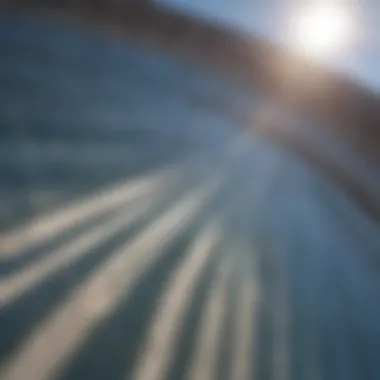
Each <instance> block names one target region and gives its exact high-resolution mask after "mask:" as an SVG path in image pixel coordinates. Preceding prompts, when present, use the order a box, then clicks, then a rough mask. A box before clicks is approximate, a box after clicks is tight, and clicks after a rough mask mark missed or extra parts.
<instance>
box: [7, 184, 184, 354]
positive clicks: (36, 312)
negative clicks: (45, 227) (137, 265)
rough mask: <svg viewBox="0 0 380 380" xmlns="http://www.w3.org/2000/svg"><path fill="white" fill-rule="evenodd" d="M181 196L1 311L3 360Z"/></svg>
mask: <svg viewBox="0 0 380 380" xmlns="http://www.w3.org/2000/svg"><path fill="white" fill-rule="evenodd" d="M179 196H180V194H178V193H177V194H176V193H173V192H169V193H168V194H165V196H164V197H163V198H161V199H158V201H157V202H156V203H155V205H154V207H153V210H150V211H148V212H145V213H144V214H142V215H140V216H138V217H137V218H135V219H134V220H133V221H132V222H131V223H129V224H128V225H127V226H126V227H124V228H122V229H121V230H119V231H117V232H115V233H113V234H112V235H111V236H110V237H108V238H106V239H105V240H104V241H101V242H100V243H99V244H98V245H96V247H94V248H92V249H90V250H89V251H87V252H84V253H82V254H81V257H80V258H79V259H77V260H76V261H75V262H73V263H71V264H70V265H67V266H66V267H64V268H61V269H60V270H59V272H56V273H55V274H54V275H52V276H50V277H48V278H47V279H45V280H43V281H41V282H40V283H38V285H37V286H35V287H34V288H32V289H28V290H26V291H25V293H24V294H23V295H22V296H20V297H19V298H17V299H16V300H15V301H14V302H12V303H10V304H8V305H6V306H5V307H4V308H3V309H2V310H1V312H0V325H1V326H2V327H3V329H4V333H3V334H2V337H1V340H0V357H5V356H6V355H8V354H9V353H10V351H12V350H14V349H16V348H17V346H18V344H19V343H20V342H21V341H22V339H24V338H25V336H26V335H27V334H28V333H29V332H30V331H31V330H32V329H33V327H34V326H35V325H36V324H37V323H38V322H39V321H40V320H41V319H42V318H44V317H46V316H48V315H49V314H50V313H51V312H53V311H54V309H55V308H56V307H57V306H58V305H59V304H60V303H61V302H62V300H63V299H65V297H67V295H68V294H70V292H71V291H72V290H73V289H74V288H76V287H78V286H80V284H81V283H82V282H83V281H85V279H86V277H88V276H89V274H90V273H91V272H93V271H95V270H96V269H97V268H100V267H101V266H102V264H103V263H104V262H105V261H106V260H107V259H109V258H110V257H112V255H113V253H114V252H115V251H116V250H117V249H118V248H120V247H121V246H123V245H126V244H127V243H128V241H130V240H131V239H133V238H134V237H135V236H136V235H138V234H139V233H140V232H141V231H143V229H144V227H145V226H147V225H148V224H149V223H151V221H152V220H154V219H155V218H157V217H159V216H160V215H161V214H163V213H164V212H165V211H166V210H167V209H168V207H169V206H170V204H171V203H172V202H173V201H175V200H176V198H178V197H179Z"/></svg>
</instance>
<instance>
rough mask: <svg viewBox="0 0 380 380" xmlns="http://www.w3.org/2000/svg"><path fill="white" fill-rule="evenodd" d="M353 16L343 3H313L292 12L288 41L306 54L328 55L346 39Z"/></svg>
mask: <svg viewBox="0 0 380 380" xmlns="http://www.w3.org/2000/svg"><path fill="white" fill-rule="evenodd" d="M352 27H353V20H352V17H351V14H350V12H349V10H348V9H347V8H345V7H342V6H339V5H334V4H333V1H331V2H329V3H316V4H314V5H309V6H307V7H304V8H302V9H299V10H298V11H296V12H295V14H294V15H293V17H292V19H291V43H292V44H294V45H295V48H296V49H297V50H298V51H299V52H301V53H303V54H305V55H308V56H312V57H314V58H317V59H327V58H329V57H332V56H335V54H337V53H339V51H341V50H342V49H343V48H344V47H345V46H346V44H347V43H348V42H349V40H350V37H351V34H352Z"/></svg>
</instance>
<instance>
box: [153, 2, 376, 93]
mask: <svg viewBox="0 0 380 380" xmlns="http://www.w3.org/2000/svg"><path fill="white" fill-rule="evenodd" d="M156 1H157V2H161V3H165V4H168V5H171V6H175V7H177V8H179V9H182V10H186V11H190V12H197V13H199V14H201V15H202V16H203V17H206V18H209V19H213V20H216V21H219V22H222V23H223V24H228V25H231V26H233V27H235V28H238V29H241V30H244V31H245V32H248V33H252V34H256V35H257V34H259V35H262V36H263V37H265V38H267V39H269V40H271V41H273V42H276V43H279V44H282V45H285V46H287V47H288V48H290V49H293V50H295V51H296V52H298V53H300V54H303V55H306V56H308V57H309V58H310V59H313V60H317V61H319V62H320V63H322V64H324V65H327V66H330V67H332V68H333V69H335V70H339V71H343V72H346V73H348V74H350V75H351V76H353V77H355V78H357V79H358V80H359V81H361V82H362V83H364V84H365V85H366V86H369V87H371V88H373V89H375V90H377V91H380V0H156Z"/></svg>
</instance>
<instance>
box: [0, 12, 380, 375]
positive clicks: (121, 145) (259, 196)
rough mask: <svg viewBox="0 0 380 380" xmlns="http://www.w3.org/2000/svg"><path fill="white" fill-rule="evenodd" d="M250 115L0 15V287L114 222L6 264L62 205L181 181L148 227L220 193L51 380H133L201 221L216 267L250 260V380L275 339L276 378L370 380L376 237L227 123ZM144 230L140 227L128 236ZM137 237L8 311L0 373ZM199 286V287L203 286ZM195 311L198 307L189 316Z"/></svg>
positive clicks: (217, 90) (196, 82) (255, 100)
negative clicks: (121, 186) (213, 240)
mask: <svg viewBox="0 0 380 380" xmlns="http://www.w3.org/2000/svg"><path fill="white" fill-rule="evenodd" d="M257 104H260V97H259V96H258V94H254V93H252V92H249V91H248V90H247V89H245V88H243V87H242V86H240V87H239V86H238V85H237V84H234V83H231V82H228V81H227V80H225V79H223V78H221V77H219V76H218V75H216V74H213V73H210V72H207V71H204V70H202V69H200V68H195V67H192V66H191V65H188V64H186V63H185V62H182V61H179V60H175V59H173V58H169V57H167V56H166V55H164V54H159V53H157V52H153V51H150V50H149V49H148V48H143V47H140V46H135V45H133V44H131V43H126V42H123V41H122V40H118V39H116V38H111V37H106V36H104V35H99V34H98V33H96V32H95V31H87V30H82V29H81V28H79V27H74V26H63V25H61V26H57V25H55V24H54V23H53V22H49V21H37V20H32V19H28V18H25V17H21V16H18V15H15V14H8V15H3V16H1V19H0V223H1V225H0V227H1V230H2V231H3V232H2V234H0V253H1V255H2V256H1V257H0V275H1V276H2V277H3V278H4V279H5V280H4V286H5V285H6V282H7V281H8V280H9V279H11V278H12V276H16V275H17V273H18V271H19V270H20V271H22V270H24V269H25V268H27V267H28V265H31V266H33V265H35V264H36V263H37V264H38V262H39V260H41V261H42V260H44V259H45V258H46V257H49V255H50V254H53V253H54V252H55V250H56V247H58V246H59V245H60V244H64V240H65V239H66V238H65V236H71V237H70V239H74V238H73V237H72V236H79V235H80V234H81V233H84V231H86V230H89V229H90V228H92V223H95V224H97V223H104V225H107V223H109V222H110V221H111V220H112V218H113V217H114V212H115V210H109V214H107V215H98V216H96V218H100V219H99V220H98V219H96V218H95V216H93V217H92V219H91V218H89V219H88V220H87V221H86V223H87V224H86V223H85V224H83V225H79V224H78V225H76V224H73V225H72V226H70V228H71V229H70V230H67V231H66V230H65V231H54V233H53V235H52V236H48V237H46V239H47V240H46V241H45V242H41V245H37V246H32V245H31V246H30V247H26V248H25V247H24V248H23V251H22V252H15V255H16V256H17V257H16V258H14V259H13V258H12V254H9V252H6V250H7V248H2V243H1V239H6V238H7V234H12V231H14V230H15V229H17V228H19V227H20V226H23V225H24V224H25V223H27V222H28V221H31V220H34V219H33V218H35V217H37V216H39V215H45V214H46V213H48V212H50V211H52V210H55V209H56V208H57V207H58V206H59V207H63V209H64V207H65V205H66V204H67V205H69V204H70V203H69V202H71V201H73V200H79V199H87V197H89V196H91V195H94V194H95V195H96V194H97V193H98V192H99V191H100V190H101V189H103V188H105V187H107V186H109V185H111V184H113V183H117V182H119V181H121V180H123V181H131V182H132V181H133V180H134V179H136V178H138V177H139V176H141V175H147V176H149V175H152V176H153V175H154V174H155V173H159V172H160V170H163V169H170V170H171V172H172V173H175V174H176V175H177V176H178V180H177V182H175V185H171V184H170V183H168V185H167V188H166V190H165V191H164V192H163V194H158V198H157V199H158V200H157V205H156V206H157V209H155V210H154V211H152V214H149V215H150V218H152V219H154V217H155V216H157V215H159V213H160V212H161V213H162V212H164V210H165V209H166V208H167V209H170V207H171V206H170V205H171V204H172V203H173V202H174V200H176V199H178V198H179V197H180V196H181V195H182V194H184V193H185V191H187V190H191V189H192V188H193V187H196V186H201V187H202V186H203V185H204V184H205V183H207V181H208V180H210V179H214V178H217V177H218V176H219V177H221V178H223V180H224V182H223V185H221V186H220V187H219V188H218V189H217V191H216V193H215V194H214V197H213V198H212V199H211V200H210V201H209V203H208V204H206V205H205V206H204V208H203V210H202V211H201V212H200V213H199V215H197V217H196V219H195V221H193V222H191V223H189V228H188V231H187V232H186V231H185V232H183V233H182V235H180V236H178V237H176V238H175V241H174V240H173V244H174V245H175V247H174V248H173V247H172V248H171V249H172V251H170V252H171V253H170V252H169V250H168V253H167V256H166V259H165V260H166V261H165V263H164V262H162V263H161V264H160V263H158V264H157V270H156V271H152V272H149V273H150V276H151V279H150V277H146V279H142V281H147V282H146V283H143V284H142V285H141V288H140V287H138V288H136V294H137V295H136V294H135V296H136V297H141V298H137V300H138V299H141V303H139V301H136V299H132V298H133V297H132V296H131V297H132V298H131V299H132V301H130V300H125V302H124V303H120V305H119V306H118V309H117V311H115V314H113V315H111V316H109V318H108V319H106V320H103V321H102V323H101V325H100V327H99V330H96V331H94V332H93V335H92V336H91V337H90V338H89V340H88V342H87V344H84V345H83V346H81V347H79V348H78V351H77V352H76V353H74V354H73V356H72V357H71V358H70V361H69V362H68V363H67V368H66V369H65V370H62V373H61V374H60V375H59V376H58V375H57V378H62V379H63V378H64V379H85V378H90V377H89V376H91V378H92V379H96V378H99V379H101V378H109V379H121V378H130V377H128V376H127V375H126V374H130V371H131V368H132V366H133V363H134V360H133V358H135V355H136V345H137V344H138V342H139V339H140V338H139V337H141V336H142V335H141V334H143V331H144V329H145V325H144V323H146V324H148V322H149V321H148V319H147V318H146V315H147V314H144V310H145V309H144V308H145V307H146V310H145V313H149V312H150V311H149V310H152V308H153V303H154V299H155V297H156V296H157V294H158V293H159V292H160V291H161V290H160V289H161V286H162V284H163V282H165V278H166V277H167V276H168V274H169V273H170V271H172V270H174V269H173V268H174V267H175V265H177V264H175V263H176V260H177V259H175V258H176V257H177V256H178V255H182V256H183V252H184V249H185V247H186V246H187V245H188V244H189V242H190V241H191V239H192V237H194V236H195V233H194V231H196V230H202V229H203V228H204V225H205V223H207V221H209V220H212V218H220V220H221V223H222V227H223V239H224V240H223V244H222V245H221V248H219V251H220V257H222V258H223V260H224V258H225V257H228V256H232V257H233V259H234V261H236V262H245V261H244V260H247V263H248V264H246V265H243V269H242V268H241V266H239V265H238V266H239V268H240V269H239V270H242V271H243V272H242V273H244V274H246V273H248V275H252V277H253V278H255V283H256V286H257V289H258V290H257V289H256V290H255V291H258V292H259V294H260V300H261V301H260V303H259V304H258V306H257V308H258V317H257V320H256V323H257V324H256V325H255V326H256V330H257V336H256V338H255V344H256V345H257V347H258V349H257V351H255V352H256V354H255V355H253V356H252V363H255V364H254V366H253V367H254V370H252V371H253V372H252V379H253V378H255V379H272V378H275V377H274V376H275V375H274V374H275V373H276V369H275V364H274V363H275V362H276V361H275V358H277V357H276V353H277V354H278V349H277V350H276V345H280V343H281V342H282V343H281V344H285V346H281V347H285V349H284V348H282V349H284V350H285V351H284V352H285V354H284V355H285V356H284V358H285V359H284V360H285V362H286V365H285V367H284V368H286V371H287V372H286V373H285V372H284V373H283V374H284V379H285V378H289V379H311V378H319V379H334V380H335V379H345V380H348V379H366V380H367V379H368V380H370V379H373V380H376V379H379V378H380V365H379V360H378V359H379V352H380V322H379V321H380V303H379V302H378V301H379V299H380V282H379V276H378V274H379V265H380V261H379V260H380V257H379V256H380V231H379V226H378V225H377V224H376V222H375V221H373V220H372V219H370V218H369V217H368V216H367V215H366V213H365V212H364V211H363V210H362V209H361V208H360V207H359V206H358V205H357V204H356V203H355V202H353V201H352V199H351V198H350V197H349V196H348V195H347V194H346V193H345V191H344V190H343V189H341V188H339V187H338V186H336V185H334V184H333V183H330V182H329V180H328V176H326V175H324V173H322V172H321V171H320V170H319V169H318V168H315V167H313V166H312V165H310V164H307V163H305V162H303V160H302V158H301V157H299V156H295V155H294V154H292V153H291V152H290V151H287V150H286V148H283V147H279V146H278V145H276V144H274V143H271V142H268V141H266V140H263V139H261V138H259V137H255V135H254V134H251V133H248V132H247V131H246V125H244V126H243V125H241V124H239V122H238V119H237V118H235V117H234V115H236V110H243V109H244V112H246V113H247V112H252V114H254V113H255V112H256V110H257ZM255 107H256V108H255ZM310 128H312V127H310ZM306 136H312V133H311V132H310V134H309V132H308V133H306ZM318 136H319V138H320V140H318V139H317V138H315V143H316V144H317V142H318V144H320V145H317V146H318V147H319V148H318V149H326V152H331V151H332V150H333V149H332V145H334V144H332V143H331V141H333V138H332V137H331V140H326V139H325V137H323V136H322V138H321V137H320V136H321V135H318ZM334 146H336V145H334ZM340 149H341V150H340ZM340 151H341V152H342V154H341V155H340V156H339V154H338V153H339V152H340ZM336 152H338V153H335V154H336V156H335V159H336V160H342V161H344V162H345V163H346V164H347V163H349V162H351V161H350V160H351V159H352V160H353V158H349V157H348V154H347V153H344V152H345V150H344V148H343V147H338V146H336ZM326 154H327V153H326ZM345 157H346V158H345ZM358 162H360V161H355V165H356V166H355V165H352V172H353V173H357V175H358V176H360V175H361V176H362V179H363V181H368V183H371V184H372V185H371V186H372V188H375V189H376V186H377V185H376V184H375V183H374V181H373V179H372V178H370V174H369V171H367V167H365V166H360V165H359V164H358ZM363 165H364V164H363ZM371 181H372V182H371ZM374 191H375V190H374ZM148 222H149V218H148V217H146V218H145V219H143V220H139V221H138V222H136V226H135V227H134V228H135V229H138V228H142V226H143V225H145V224H146V223H148ZM133 231H135V230H133ZM133 231H129V230H128V231H125V233H124V234H121V235H117V236H116V235H115V236H114V240H112V239H110V240H109V241H108V242H107V244H108V245H107V244H106V245H105V246H101V248H99V249H98V250H96V251H94V252H91V257H90V253H89V260H88V261H84V260H83V261H79V260H78V261H77V262H73V263H71V264H70V266H69V267H67V268H65V269H62V272H61V274H60V273H59V272H56V273H53V274H52V275H51V276H50V277H48V278H46V279H44V281H43V282H41V283H40V284H38V286H37V285H36V286H35V287H32V288H30V289H29V288H28V289H23V292H24V293H23V294H22V296H19V297H18V298H15V299H12V300H11V301H9V302H6V303H5V304H4V307H3V308H2V312H1V314H0V329H1V333H0V359H3V363H7V360H8V358H9V357H11V355H13V354H14V353H15V352H16V353H17V349H18V347H19V346H20V347H21V348H22V342H23V340H24V339H25V338H27V337H28V336H29V334H30V333H31V331H32V329H33V328H34V326H35V325H37V324H38V323H40V321H44V318H46V316H48V315H50V313H51V312H52V310H54V309H55V308H56V307H58V306H59V305H60V303H61V302H64V300H65V297H67V294H69V293H70V292H72V291H73V289H76V288H80V286H81V283H82V281H84V280H85V279H86V276H88V275H89V273H91V272H92V271H93V270H94V268H96V267H97V266H99V267H101V265H102V262H103V261H104V260H105V257H108V256H111V257H112V254H113V250H114V248H113V245H115V246H119V245H120V244H121V243H122V242H126V241H128V240H129V239H131V237H130V236H133V235H134V234H135V233H136V232H133ZM65 234H66V235H65ZM4 241H5V240H4ZM173 252H174V253H173ZM176 252H178V255H176ZM3 256H4V257H3ZM20 257H21V259H20ZM220 260H222V259H220ZM244 266H245V268H244ZM20 273H21V272H20ZM254 273H255V274H254ZM205 276H206V275H205ZM207 276H208V277H207ZM207 276H206V277H205V280H204V284H206V285H207V284H208V283H209V282H210V281H211V280H210V279H211V277H212V275H210V274H208V275H207ZM209 277H210V279H209V281H208V280H207V278H209ZM149 279H150V280H149ZM144 284H145V285H144ZM206 288H207V286H206ZM1 289H2V288H0V296H1V295H2V294H1ZM144 289H145V290H144ZM147 289H148V290H147ZM149 289H151V290H149ZM139 292H140V293H139ZM156 293H157V294H156ZM200 294H201V293H200ZM110 297H111V295H110ZM129 302H130V303H129ZM197 302H198V301H197ZM199 302H200V301H199ZM0 305H1V304H0ZM131 305H140V306H135V307H136V309H133V308H132V306H131ZM141 305H145V306H141ZM194 305H195V301H194ZM284 305H285V306H286V307H285V306H284ZM198 309H199V308H198ZM198 309H197V308H196V307H195V306H194V310H193V312H194V313H195V314H194V315H195V316H196V315H197V313H198V314H199V313H200V311H199V310H200V309H199V310H198ZM136 310H140V311H139V312H141V313H142V314H141V315H142V316H141V318H140V321H139V322H138V321H136V320H135V319H133V318H132V317H131V315H133V314H134V313H137V312H136ZM196 310H198V311H196ZM277 314H278V315H277ZM144 315H145V316H144ZM195 316H194V320H192V322H191V321H190V322H188V323H190V325H191V323H195V321H196V320H197V319H196V317H195ZM285 317H286V318H285ZM282 318H283V319H284V321H285V322H284V323H285V325H286V339H285V343H284V341H283V340H281V339H284V338H283V336H282V335H281V336H282V338H281V337H280V338H281V339H280V338H279V337H278V336H277V335H276V334H277V333H278V330H276V329H275V327H276V326H277V325H276V323H277V322H276V323H275V320H276V321H278V320H279V319H280V320H282ZM123 321H124V322H123ZM128 321H129V322H128ZM128 323H131V325H128ZM134 324H136V326H137V327H136V328H135V327H134V326H135V325H134ZM115 326H116V327H115ZM277 327H278V326H277ZM277 327H276V328H277ZM193 328H194V327H193ZM117 329H119V334H121V338H120V339H119V340H118V339H116V338H115V331H116V335H118V333H117ZM135 329H136V331H134V330H135ZM276 331H277V332H276ZM112 334H113V335H112ZM134 334H135V335H134ZM110 336H111V337H112V336H114V339H111V338H110ZM184 339H185V338H184ZM186 339H190V337H188V338H186ZM186 339H185V340H186ZM133 342H134V343H133ZM136 342H137V343H136ZM90 343H91V344H90ZM189 344H190V343H189ZM226 344H227V346H228V342H227V343H226ZM189 347H190V345H189ZM189 350H190V348H189ZM112 352H113V354H111V353H112ZM120 352H122V353H125V355H120ZM181 352H182V351H181ZM181 352H178V358H177V359H178V360H177V367H175V365H174V364H173V366H174V367H175V368H174V367H173V368H172V370H171V372H170V374H171V375H170V374H169V375H168V376H169V377H170V376H171V377H170V378H171V379H179V378H182V376H184V375H183V374H184V373H185V372H186V371H187V369H188V367H187V365H188V363H187V362H186V360H185V359H184V358H185V357H186V353H185V351H184V352H182V353H181ZM226 352H227V351H226ZM128 353H129V354H128ZM128 355H130V356H128ZM181 355H182V356H181ZM220 355H222V354H220ZM223 355H227V354H226V353H224V354H223ZM227 356H228V355H227ZM92 358H96V360H93V359H92ZM186 363H187V364H186ZM21 365H22V364H21ZM220 365H221V366H222V363H220ZM4 366H5V364H4ZM221 368H222V367H221ZM220 371H221V370H220ZM284 371H285V369H284ZM179 374H181V375H179ZM0 375H1V368H0ZM86 376H88V377H86ZM125 376H127V377H125ZM220 376H222V375H220V374H219V375H218V376H217V377H216V378H218V379H220V378H221V377H220ZM223 376H226V375H223ZM0 377H1V376H0ZM169 377H168V378H169ZM33 379H34V378H33V377H31V378H30V380H33ZM277 379H278V377H277V378H276V380H277ZM18 380H24V379H21V378H18ZM35 380H39V379H38V378H36V379H35Z"/></svg>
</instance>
